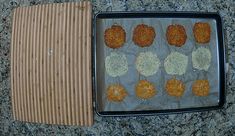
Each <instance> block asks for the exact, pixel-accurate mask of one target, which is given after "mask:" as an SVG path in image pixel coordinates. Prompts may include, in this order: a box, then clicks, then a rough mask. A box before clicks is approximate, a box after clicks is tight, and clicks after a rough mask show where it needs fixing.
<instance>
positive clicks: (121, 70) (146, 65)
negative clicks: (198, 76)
mask: <svg viewBox="0 0 235 136" xmlns="http://www.w3.org/2000/svg"><path fill="white" fill-rule="evenodd" d="M211 58H212V56H211V52H210V50H209V49H207V48H205V47H199V48H198V49H196V50H195V51H193V52H192V65H193V68H195V69H197V70H204V71H208V69H209V67H210V65H211ZM163 65H164V68H165V71H166V73H167V74H169V75H183V74H185V73H186V72H187V69H188V56H186V55H184V54H182V53H179V52H176V51H174V52H171V53H170V54H169V55H168V56H167V57H166V58H165V60H164V64H163ZM160 66H161V61H160V59H159V58H158V56H157V54H156V53H153V52H151V51H147V52H140V53H139V54H138V56H137V57H136V60H135V68H136V70H137V71H138V73H139V74H141V75H143V76H145V77H148V76H152V75H154V74H156V73H157V72H158V70H159V69H160ZM105 70H106V72H107V74H108V75H109V76H111V77H119V76H123V75H125V74H126V73H127V72H128V60H127V57H126V55H125V54H124V53H121V52H111V54H110V55H108V56H107V57H106V58H105Z"/></svg>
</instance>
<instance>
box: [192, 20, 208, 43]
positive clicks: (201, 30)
mask: <svg viewBox="0 0 235 136" xmlns="http://www.w3.org/2000/svg"><path fill="white" fill-rule="evenodd" d="M193 34H194V38H195V40H196V42H198V43H208V42H209V41H210V37H211V27H210V25H209V24H208V23H203V22H197V23H195V24H194V27H193Z"/></svg>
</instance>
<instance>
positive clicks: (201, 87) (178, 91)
mask: <svg viewBox="0 0 235 136" xmlns="http://www.w3.org/2000/svg"><path fill="white" fill-rule="evenodd" d="M165 91H166V93H167V94H168V95H170V96H174V97H182V96H183V94H184V92H185V85H184V83H183V82H182V81H180V80H177V79H175V78H172V79H169V80H167V82H166V84H165ZM209 92H210V85H209V81H208V80H196V81H194V83H193V85H192V94H194V95H195V96H200V97H202V96H208V95H209ZM135 94H136V96H137V97H138V98H139V99H145V100H146V99H150V98H153V97H154V96H156V95H157V94H158V91H157V89H156V86H155V85H154V84H153V83H151V82H149V81H148V80H140V81H139V82H138V83H137V84H136V85H135ZM127 95H128V92H127V91H126V89H125V87H124V86H122V85H121V84H111V85H109V86H108V88H107V91H106V96H107V99H108V100H109V101H111V102H121V101H123V100H124V99H125V98H126V96H127Z"/></svg>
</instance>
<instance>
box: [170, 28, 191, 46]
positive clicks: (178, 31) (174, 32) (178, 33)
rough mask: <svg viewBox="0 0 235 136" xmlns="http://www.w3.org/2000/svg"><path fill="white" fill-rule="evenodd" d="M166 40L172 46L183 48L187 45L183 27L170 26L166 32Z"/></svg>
mask: <svg viewBox="0 0 235 136" xmlns="http://www.w3.org/2000/svg"><path fill="white" fill-rule="evenodd" d="M166 38H167V41H168V43H169V44H170V45H173V46H176V47H181V46H183V45H184V44H185V42H186V39H187V35H186V31H185V29H184V27H183V26H182V25H178V24H175V25H169V26H168V27H167V30H166Z"/></svg>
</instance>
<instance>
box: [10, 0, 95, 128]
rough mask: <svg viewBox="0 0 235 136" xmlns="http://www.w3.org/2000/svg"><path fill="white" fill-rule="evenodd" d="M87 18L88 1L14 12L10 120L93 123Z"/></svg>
mask: <svg viewBox="0 0 235 136" xmlns="http://www.w3.org/2000/svg"><path fill="white" fill-rule="evenodd" d="M91 14H92V7H91V3H90V2H88V1H85V2H78V3H61V4H47V5H37V6H30V7H19V8H17V9H15V10H14V12H13V25H12V41H11V88H12V89H11V91H12V107H13V116H14V119H16V120H20V121H27V122H39V123H47V124H63V125H82V126H89V125H92V124H93V108H92V73H91V70H92V67H91V34H92V33H91V32H92V31H91V21H92V16H91Z"/></svg>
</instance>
